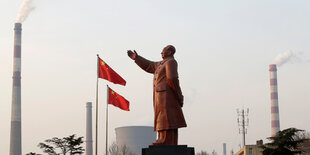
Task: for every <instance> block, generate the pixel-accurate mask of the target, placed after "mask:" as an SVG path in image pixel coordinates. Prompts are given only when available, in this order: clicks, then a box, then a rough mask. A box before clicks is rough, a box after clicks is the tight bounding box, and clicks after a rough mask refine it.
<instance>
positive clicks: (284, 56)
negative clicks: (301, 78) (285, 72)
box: [272, 51, 303, 67]
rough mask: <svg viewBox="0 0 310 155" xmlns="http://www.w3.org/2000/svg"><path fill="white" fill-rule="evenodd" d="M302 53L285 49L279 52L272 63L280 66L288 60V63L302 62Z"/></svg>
mask: <svg viewBox="0 0 310 155" xmlns="http://www.w3.org/2000/svg"><path fill="white" fill-rule="evenodd" d="M302 55H303V53H301V52H300V53H293V52H292V51H287V52H284V53H281V54H279V55H278V56H277V57H276V58H275V59H274V60H273V62H272V63H273V64H276V65H277V66H278V67H280V66H281V65H283V64H286V63H288V62H290V63H300V62H303V60H302V58H301V56H302Z"/></svg>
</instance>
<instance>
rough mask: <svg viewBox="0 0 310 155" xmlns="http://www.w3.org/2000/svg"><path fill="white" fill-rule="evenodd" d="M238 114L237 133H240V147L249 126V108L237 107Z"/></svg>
mask: <svg viewBox="0 0 310 155" xmlns="http://www.w3.org/2000/svg"><path fill="white" fill-rule="evenodd" d="M237 114H238V119H237V122H238V126H239V134H241V135H242V147H244V146H245V134H247V127H248V126H249V117H248V116H249V108H247V109H246V111H245V110H244V109H241V110H239V109H237Z"/></svg>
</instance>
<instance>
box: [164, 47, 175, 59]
mask: <svg viewBox="0 0 310 155" xmlns="http://www.w3.org/2000/svg"><path fill="white" fill-rule="evenodd" d="M168 49H169V46H166V47H165V48H164V49H163V51H162V52H161V57H162V58H163V59H165V58H167V57H169V56H171V54H172V53H171V51H170V50H168Z"/></svg>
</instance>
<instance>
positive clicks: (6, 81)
mask: <svg viewBox="0 0 310 155" xmlns="http://www.w3.org/2000/svg"><path fill="white" fill-rule="evenodd" d="M21 2H22V1H21V0H18V1H17V0H0V103H1V104H0V122H1V126H0V137H1V141H0V154H8V152H9V144H10V121H11V102H12V101H11V98H12V75H13V71H12V69H13V41H14V38H13V37H14V35H13V34H14V31H13V29H14V22H15V19H16V16H17V12H18V9H19V6H20V4H21ZM34 6H35V7H36V9H35V10H34V11H33V12H32V13H31V14H30V15H29V17H28V19H26V21H25V22H23V25H22V28H23V30H22V72H21V73H22V142H23V148H22V151H23V154H26V153H29V152H31V151H32V152H37V153H42V152H41V150H40V149H39V148H38V147H37V144H38V143H39V142H42V141H44V140H45V139H48V138H52V137H55V136H56V137H64V136H68V135H70V134H73V133H75V134H77V135H78V136H84V137H85V132H86V131H85V129H86V127H85V124H86V123H85V120H86V118H85V115H86V102H88V101H91V102H93V105H95V88H96V63H97V62H96V54H99V55H100V56H101V58H102V59H103V60H104V61H106V63H108V64H109V65H110V66H111V67H112V68H113V69H114V70H115V71H117V72H118V73H119V74H120V75H121V76H122V77H123V78H124V79H126V81H127V85H126V86H125V87H123V86H119V85H114V84H112V83H109V82H107V81H105V80H102V79H100V80H99V87H100V90H99V93H100V96H99V112H100V113H99V123H100V124H99V127H100V128H99V146H100V148H99V153H103V152H104V149H105V147H104V146H105V135H104V133H105V126H104V125H105V122H104V121H105V108H106V84H109V85H110V87H111V88H112V89H114V90H115V91H116V92H118V93H119V94H121V95H123V96H124V97H125V98H127V99H128V100H129V101H130V109H131V111H129V112H126V111H122V110H120V109H118V108H115V107H112V106H110V108H109V109H110V113H109V114H110V115H109V116H110V126H109V130H110V134H109V142H110V143H111V142H113V141H115V132H114V128H116V127H121V126H127V125H152V124H153V105H152V104H153V103H152V78H153V76H152V75H151V74H148V73H145V72H144V71H142V70H141V69H140V68H138V67H137V66H136V64H135V63H134V62H133V61H132V60H131V59H129V58H128V56H127V54H126V50H128V49H132V50H133V49H135V50H136V51H137V52H138V54H140V55H142V56H144V57H146V58H148V59H151V60H161V55H160V52H161V50H162V48H163V47H164V46H166V45H168V44H172V45H174V46H175V47H176V49H177V52H176V55H175V58H176V59H177V61H178V63H179V76H180V83H181V88H182V91H183V94H184V97H185V102H184V107H183V111H184V114H185V118H186V121H187V124H188V127H187V128H183V129H180V133H179V143H180V144H187V145H189V146H192V147H195V149H196V151H197V152H198V151H200V150H207V151H208V152H211V151H212V150H213V149H214V150H216V151H217V152H218V153H219V154H222V144H223V143H227V150H228V151H230V150H231V149H233V150H234V151H235V152H236V151H238V150H239V144H241V135H239V133H238V125H237V112H236V109H237V108H249V109H250V114H249V120H250V124H249V127H248V134H247V135H246V143H247V144H255V142H256V140H259V139H263V140H264V141H265V142H266V137H269V136H270V135H271V129H270V124H271V123H270V87H269V71H268V66H269V64H270V63H271V62H272V61H273V59H274V58H275V57H276V56H277V55H278V54H280V53H283V52H286V51H291V52H293V53H295V54H297V55H298V57H299V59H298V60H295V61H290V62H288V63H286V64H284V65H283V66H281V67H280V68H279V69H278V85H279V86H278V89H279V110H280V127H281V129H285V128H289V127H296V128H300V129H304V130H307V131H310V124H309V123H308V122H309V110H310V95H309V92H310V82H309V79H310V62H309V61H310V44H309V36H310V20H309V17H310V9H309V7H310V1H308V0H298V1H292V0H273V1H267V0H252V1H244V0H234V1H229V0H223V1H207V0H191V1H189V0H169V1H164V0H156V1H143V0H130V1H128V0H114V1H102V0H93V1H80V0H66V1H63V0H52V1H47V0H36V1H34ZM93 114H94V115H93V118H95V108H93Z"/></svg>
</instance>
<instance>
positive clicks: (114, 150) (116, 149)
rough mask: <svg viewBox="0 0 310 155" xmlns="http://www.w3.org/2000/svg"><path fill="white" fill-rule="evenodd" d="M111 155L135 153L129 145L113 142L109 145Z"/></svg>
mask: <svg viewBox="0 0 310 155" xmlns="http://www.w3.org/2000/svg"><path fill="white" fill-rule="evenodd" d="M109 155H135V153H133V152H132V151H131V150H130V148H129V147H128V146H127V145H122V146H118V145H117V144H116V143H115V142H113V143H112V144H111V145H110V147H109Z"/></svg>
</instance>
